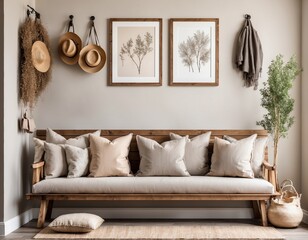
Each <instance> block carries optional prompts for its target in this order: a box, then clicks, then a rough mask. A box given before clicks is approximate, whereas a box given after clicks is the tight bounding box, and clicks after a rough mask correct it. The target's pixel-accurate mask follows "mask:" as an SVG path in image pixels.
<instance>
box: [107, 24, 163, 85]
mask: <svg viewBox="0 0 308 240" xmlns="http://www.w3.org/2000/svg"><path fill="white" fill-rule="evenodd" d="M108 66H109V68H108V69H109V71H108V85H109V86H161V85H162V19H161V18H110V19H109V65H108Z"/></svg>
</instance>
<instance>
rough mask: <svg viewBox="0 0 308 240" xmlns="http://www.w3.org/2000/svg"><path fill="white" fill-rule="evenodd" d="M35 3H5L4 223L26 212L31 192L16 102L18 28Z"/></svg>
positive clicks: (15, 0)
mask: <svg viewBox="0 0 308 240" xmlns="http://www.w3.org/2000/svg"><path fill="white" fill-rule="evenodd" d="M34 3H35V1H34V0H29V1H23V0H5V1H4V10H5V11H4V139H5V141H4V158H3V159H4V173H3V172H1V175H2V174H3V175H4V193H5V194H4V221H7V220H10V219H12V218H13V217H15V216H17V215H19V214H20V213H22V212H24V211H25V210H27V209H29V208H30V207H31V205H30V204H29V202H26V201H25V193H26V192H28V191H29V190H30V188H29V186H30V181H29V179H30V178H29V170H30V163H31V162H29V158H28V149H29V148H28V135H27V134H23V133H20V132H19V127H18V119H20V117H21V113H22V109H21V107H20V105H19V101H18V74H19V38H18V30H19V25H20V23H21V22H22V21H23V19H24V18H25V16H26V5H27V4H31V5H32V6H33V5H34Z"/></svg>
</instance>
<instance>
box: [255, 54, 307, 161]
mask: <svg viewBox="0 0 308 240" xmlns="http://www.w3.org/2000/svg"><path fill="white" fill-rule="evenodd" d="M300 72H301V69H300V68H299V66H298V64H297V62H296V60H295V58H294V56H293V57H291V59H290V60H289V61H288V62H287V63H284V62H283V57H282V55H278V56H276V58H275V59H274V60H273V61H272V62H271V64H270V66H269V68H268V81H267V82H265V83H264V87H263V88H262V89H260V92H261V95H262V99H261V106H262V107H264V108H265V109H266V110H267V113H266V114H265V115H264V116H263V120H261V121H259V122H257V125H260V126H262V127H263V128H264V129H265V130H267V131H268V132H269V133H270V134H271V135H272V137H273V142H274V166H277V161H278V143H279V139H280V138H281V137H283V138H284V137H286V136H287V133H288V130H289V129H290V127H291V126H292V125H293V123H294V116H292V115H291V113H292V111H293V108H294V99H293V98H292V97H291V96H290V94H289V90H290V89H291V88H292V86H293V82H294V80H295V78H296V76H297V75H298V74H299V73H300Z"/></svg>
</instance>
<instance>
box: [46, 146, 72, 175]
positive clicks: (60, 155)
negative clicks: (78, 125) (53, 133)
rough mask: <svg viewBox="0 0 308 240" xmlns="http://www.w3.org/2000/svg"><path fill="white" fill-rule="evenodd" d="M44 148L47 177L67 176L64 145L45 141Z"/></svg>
mask: <svg viewBox="0 0 308 240" xmlns="http://www.w3.org/2000/svg"><path fill="white" fill-rule="evenodd" d="M44 150H45V156H44V158H45V167H44V171H45V177H46V179H48V178H56V177H63V176H67V163H66V157H65V150H64V145H62V144H53V143H47V142H45V143H44Z"/></svg>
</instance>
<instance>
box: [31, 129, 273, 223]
mask: <svg viewBox="0 0 308 240" xmlns="http://www.w3.org/2000/svg"><path fill="white" fill-rule="evenodd" d="M55 131H56V132H57V133H59V134H61V135H62V136H64V137H66V138H71V137H76V136H79V135H82V134H85V133H90V132H93V131H94V130H55ZM207 131H212V134H211V144H210V146H209V156H211V155H212V151H213V139H214V137H222V136H223V135H229V136H231V137H234V138H236V139H242V138H245V137H248V136H250V135H252V134H258V137H264V136H267V132H266V131H265V130H102V132H101V135H102V136H104V137H106V138H108V139H110V140H112V139H115V138H117V137H119V136H123V135H126V134H129V133H133V134H134V137H133V140H132V142H131V146H130V153H129V160H130V163H131V168H132V171H133V172H134V173H135V172H137V170H138V168H139V163H140V158H139V152H138V147H137V143H136V138H135V136H136V135H142V136H145V137H148V138H151V139H154V140H156V141H158V142H164V141H168V140H169V133H170V132H174V133H177V134H180V135H190V137H194V136H197V135H199V134H202V133H205V132H207ZM36 136H37V137H38V138H40V139H42V140H45V139H46V130H37V132H36ZM32 167H33V178H32V184H33V185H34V184H36V183H38V182H39V181H41V180H43V178H44V176H43V173H44V161H43V160H42V161H41V162H38V163H34V164H33V165H32ZM263 171H264V176H265V179H266V180H267V181H269V182H270V183H271V184H272V185H273V186H274V187H275V189H276V192H275V193H274V194H35V193H29V194H27V195H26V198H27V199H28V200H30V199H36V200H40V202H41V203H40V211H39V217H38V222H37V227H39V228H41V227H44V222H45V219H50V217H51V213H52V207H53V202H54V201H57V200H99V201H102V200H103V201H107V200H115V201H123V200H125V201H130V200H131V201H136V200H143V201H144V200H146V201H147V200H148V201H156V200H172V201H173V200H174V201H177V200H187V201H200V200H201V201H203V200H204V201H205V200H237V201H238V200H246V201H252V206H253V210H254V215H255V217H257V218H259V217H261V224H262V225H263V226H267V213H266V203H267V201H268V200H269V199H270V198H271V197H273V196H276V195H278V191H277V189H278V186H277V181H276V179H277V171H276V168H275V167H274V166H271V165H270V164H269V163H268V153H267V149H266V152H265V156H264V163H263Z"/></svg>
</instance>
